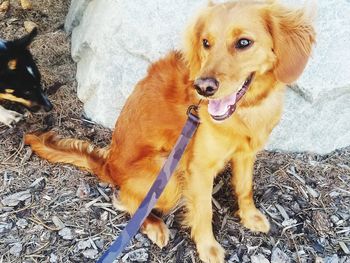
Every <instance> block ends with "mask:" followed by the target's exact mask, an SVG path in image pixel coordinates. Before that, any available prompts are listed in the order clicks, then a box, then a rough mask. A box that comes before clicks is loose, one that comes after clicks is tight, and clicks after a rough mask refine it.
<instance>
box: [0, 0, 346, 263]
mask: <svg viewBox="0 0 350 263" xmlns="http://www.w3.org/2000/svg"><path fill="white" fill-rule="evenodd" d="M33 3H34V9H33V10H32V11H23V10H21V9H20V8H19V6H18V1H15V0H12V8H11V10H10V11H9V12H8V13H6V14H0V37H1V38H4V39H12V38H14V37H18V36H22V35H23V34H24V32H25V31H24V28H23V22H24V21H33V22H35V23H37V25H38V26H39V30H40V35H39V36H38V37H37V39H36V40H35V42H34V43H33V45H32V48H31V50H32V52H33V54H34V56H35V58H36V60H37V62H38V65H39V68H40V70H41V72H42V75H43V84H44V86H45V87H46V88H47V90H48V94H49V97H50V99H51V101H52V102H53V104H54V105H55V109H54V110H53V111H52V112H50V113H37V114H35V115H29V116H28V117H27V118H26V119H25V120H24V121H22V122H21V123H19V124H18V125H17V126H16V127H14V128H8V127H6V126H1V125H0V263H5V262H6V263H7V262H95V261H96V259H97V258H98V256H99V255H100V254H101V253H102V251H104V250H105V249H106V248H107V247H108V245H109V244H110V242H111V241H112V240H113V239H114V238H115V237H116V236H117V234H118V232H119V231H120V230H121V229H122V228H123V227H124V225H125V223H126V222H127V220H128V217H127V216H126V215H125V214H124V213H121V212H118V211H115V210H114V209H113V207H112V206H111V203H110V196H111V194H112V193H111V189H110V188H109V187H108V186H106V185H103V184H99V183H98V181H97V180H96V179H95V178H94V176H92V175H90V174H87V173H85V172H81V171H78V170H77V169H75V168H73V167H71V166H64V165H51V164H49V163H47V162H46V161H43V160H40V159H39V158H38V157H36V156H35V155H33V154H32V152H31V150H30V149H29V148H28V147H25V146H24V145H23V140H22V139H23V134H24V133H26V132H29V131H34V130H38V129H40V130H49V129H54V130H56V131H59V133H60V134H62V135H64V136H71V137H76V138H81V139H87V140H90V141H93V142H94V143H95V144H96V145H98V146H105V145H107V144H108V143H109V140H110V137H111V131H110V130H108V129H104V128H103V127H101V126H99V125H96V124H94V123H91V122H89V121H88V120H86V119H85V118H84V114H83V109H82V104H81V103H80V102H79V101H78V99H77V98H76V82H75V78H74V77H75V70H76V67H75V64H74V62H73V61H72V60H71V58H70V43H69V42H70V39H69V36H67V35H66V34H65V32H64V31H63V23H64V18H65V15H66V13H67V10H68V6H69V1H68V0H33ZM6 106H7V107H8V108H12V109H16V110H18V111H21V112H24V110H23V109H22V108H21V107H18V106H15V105H11V104H6ZM229 174H230V168H229V167H228V168H227V170H226V171H225V172H224V173H223V174H222V175H221V176H219V177H218V179H217V182H216V186H215V189H214V195H213V204H214V205H213V207H214V210H215V211H214V224H213V225H214V230H215V235H216V237H217V239H218V241H219V242H220V243H221V244H222V245H223V246H224V248H225V249H226V251H227V262H231V263H233V262H263V263H265V262H274V263H277V262H281V263H282V262H329V263H330V262H332V263H336V262H340V263H345V262H347V263H349V262H350V254H349V249H350V187H349V185H350V147H349V148H346V149H342V150H338V151H335V152H333V153H331V154H328V155H325V156H320V155H315V154H308V153H280V152H262V153H261V154H260V155H259V156H258V160H257V162H256V165H255V200H256V202H257V206H258V207H259V209H261V210H262V211H263V212H264V213H265V214H267V215H268V217H269V219H270V222H271V224H272V230H271V232H270V233H269V234H267V235H265V234H254V233H251V232H250V231H248V230H247V229H244V228H243V227H242V226H241V225H240V224H239V219H238V218H237V217H235V216H234V212H235V211H236V210H237V205H236V202H235V199H234V198H233V196H232V193H231V189H230V186H229ZM181 213H182V211H181V209H180V210H178V211H175V212H174V213H172V214H171V215H168V216H166V217H165V219H166V220H165V221H166V223H167V225H168V226H169V228H170V229H171V243H170V244H169V245H168V246H167V247H166V248H164V249H163V250H160V249H158V248H157V247H155V246H154V245H152V244H151V243H150V242H149V241H148V240H147V239H146V238H145V237H144V236H142V235H141V234H138V235H137V237H136V239H135V240H134V241H133V243H132V244H130V246H129V247H128V249H127V250H126V251H125V253H124V255H123V256H122V258H121V259H119V260H118V262H199V260H198V257H197V254H196V250H195V247H194V244H193V242H192V241H191V239H190V237H189V231H188V229H184V228H181V226H180V224H179V221H180V220H179V219H180V218H181Z"/></svg>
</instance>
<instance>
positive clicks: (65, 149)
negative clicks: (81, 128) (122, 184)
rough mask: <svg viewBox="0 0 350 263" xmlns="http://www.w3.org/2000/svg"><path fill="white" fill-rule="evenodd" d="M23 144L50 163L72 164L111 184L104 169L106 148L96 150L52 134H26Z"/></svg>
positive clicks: (87, 143)
mask: <svg viewBox="0 0 350 263" xmlns="http://www.w3.org/2000/svg"><path fill="white" fill-rule="evenodd" d="M24 142H25V144H27V145H30V146H31V148H32V149H33V151H34V152H35V153H36V154H37V155H39V156H40V157H41V158H43V159H46V160H48V161H49V162H51V163H67V164H73V165H75V166H78V167H79V168H82V169H84V170H87V171H89V172H91V173H93V174H95V175H97V176H98V177H99V178H100V179H101V180H102V181H104V182H107V183H111V184H113V180H112V178H111V177H110V176H109V174H108V173H107V172H106V171H105V169H104V167H105V166H104V164H105V163H106V160H107V156H108V153H109V150H108V148H100V149H96V148H95V147H94V146H93V145H92V144H91V143H89V142H87V141H82V140H76V139H60V138H58V136H57V135H56V134H55V133H54V132H47V133H43V134H41V135H36V134H26V135H25V138H24Z"/></svg>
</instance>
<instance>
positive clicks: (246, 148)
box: [25, 0, 315, 263]
mask: <svg viewBox="0 0 350 263" xmlns="http://www.w3.org/2000/svg"><path fill="white" fill-rule="evenodd" d="M310 20H311V18H309V17H308V16H307V15H306V14H305V11H304V10H303V9H290V8H287V7H284V6H282V5H280V4H278V3H276V2H275V1H274V2H271V1H269V2H267V1H266V2H264V1H250V0H246V1H243V0H242V1H232V2H227V3H224V4H209V6H207V7H206V8H205V9H203V10H202V11H201V12H200V14H199V15H198V16H197V17H196V18H195V19H194V20H193V23H192V24H191V25H190V26H189V27H188V28H187V32H186V35H185V45H184V48H183V50H181V51H173V52H170V54H168V55H167V56H166V57H165V58H163V59H161V60H159V61H158V62H155V63H154V64H153V65H151V66H150V68H149V70H148V75H147V76H146V77H145V78H144V79H143V80H141V81H140V82H139V83H138V84H137V86H136V87H135V89H134V91H133V93H132V94H131V95H130V97H129V98H128V100H127V102H126V104H125V106H124V108H123V110H122V112H121V114H120V117H119V119H118V121H117V123H116V126H115V130H114V133H113V138H112V143H111V145H110V147H108V148H106V149H96V148H94V147H93V146H92V145H91V144H90V143H88V142H85V141H80V140H76V139H59V138H58V137H57V136H56V135H55V134H54V133H52V132H49V133H45V134H42V135H35V134H31V135H27V136H26V138H25V142H26V144H29V145H31V147H32V148H33V150H34V151H35V152H36V153H37V154H38V155H39V156H41V157H43V158H45V159H47V160H49V161H50V162H53V163H57V162H59V163H69V164H73V165H76V166H79V167H81V168H83V169H86V170H88V171H90V172H91V173H94V174H96V175H97V176H98V177H99V178H100V179H101V180H102V181H105V182H108V183H110V184H112V185H115V186H117V187H119V189H120V191H119V195H118V206H119V208H122V209H124V210H125V211H127V212H129V213H130V214H131V215H132V214H133V213H134V212H135V211H136V209H137V208H138V206H139V205H140V203H141V201H142V200H143V198H144V197H145V195H146V193H147V192H148V190H149V188H150V186H151V185H152V183H153V181H154V180H155V178H156V176H157V174H158V172H159V171H160V168H161V166H162V164H163V163H164V160H165V159H166V158H167V156H168V154H169V152H170V151H171V149H172V147H173V146H174V144H175V141H176V139H177V137H178V136H179V134H180V131H181V129H182V127H183V125H184V123H185V121H186V110H187V108H188V106H190V105H191V104H196V103H198V101H199V99H202V100H203V102H202V104H201V106H200V109H199V112H198V114H199V117H200V119H201V124H200V126H199V128H198V130H197V132H196V134H195V136H194V138H193V140H192V141H191V143H190V145H189V146H188V148H187V150H186V152H185V154H184V156H183V157H182V159H181V162H180V164H179V167H178V168H177V170H176V172H175V174H174V175H173V177H172V178H171V180H170V182H169V184H168V185H167V187H166V189H165V191H164V193H163V194H162V195H161V197H160V200H159V201H158V203H157V205H156V207H155V209H156V210H158V211H159V212H162V213H168V212H169V211H171V209H173V208H174V207H176V206H177V205H178V204H179V202H180V200H184V201H185V202H184V203H185V206H186V210H187V213H186V218H185V220H184V223H185V224H186V225H187V226H189V227H190V228H191V235H192V238H193V240H194V242H195V244H196V246H197V250H198V254H199V257H200V259H201V260H202V261H203V262H210V263H213V262H219V263H221V262H224V254H225V253H224V249H223V248H222V247H221V246H220V244H219V243H218V242H217V241H216V239H215V237H214V234H213V230H212V190H213V181H214V178H215V177H216V176H217V174H218V173H219V172H220V171H221V170H222V169H223V168H224V167H225V165H226V164H228V163H231V164H232V168H233V176H232V187H233V190H234V192H235V194H236V198H237V200H238V204H239V210H238V212H237V215H238V216H239V217H240V219H241V222H242V224H243V225H244V226H245V227H246V228H248V229H250V230H252V231H255V232H264V233H267V232H268V231H269V229H270V225H269V221H268V220H267V218H266V217H265V215H263V214H262V213H261V212H260V211H259V210H258V209H257V208H256V207H255V204H254V199H253V165H254V160H255V156H256V154H257V152H258V151H259V150H261V149H262V148H263V147H264V145H265V143H266V141H267V140H268V137H269V135H270V133H271V131H272V129H273V128H274V127H275V125H276V124H277V123H278V122H279V120H280V117H281V114H282V109H283V100H284V93H285V86H286V84H288V83H292V82H294V81H295V80H296V79H297V78H298V77H299V76H300V75H301V73H302V71H303V70H304V68H305V65H306V64H307V61H308V58H309V56H310V53H311V50H312V46H313V44H314V42H315V33H314V29H313V27H312V24H311V21H310ZM244 92H246V94H245V95H244V97H243V98H242V99H241V100H240V101H239V102H237V94H238V93H244ZM235 108H237V109H236V111H235ZM234 111H235V113H234V114H233V112H234ZM141 231H142V232H143V233H144V234H146V235H147V236H148V237H149V238H150V239H151V240H152V241H153V242H155V243H156V244H157V245H158V246H159V247H164V246H165V245H166V244H167V243H168V241H169V231H168V228H167V226H166V225H165V224H164V222H163V221H162V219H161V218H159V217H157V216H156V215H155V214H151V215H150V216H149V217H148V218H147V220H146V221H145V223H144V224H143V226H142V229H141Z"/></svg>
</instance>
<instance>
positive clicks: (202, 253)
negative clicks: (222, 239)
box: [197, 239, 225, 263]
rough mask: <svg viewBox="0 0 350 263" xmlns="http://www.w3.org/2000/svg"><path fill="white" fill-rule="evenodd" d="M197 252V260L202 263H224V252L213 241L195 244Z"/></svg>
mask: <svg viewBox="0 0 350 263" xmlns="http://www.w3.org/2000/svg"><path fill="white" fill-rule="evenodd" d="M197 251H198V254H199V258H200V259H201V260H202V261H203V262H204V263H224V262H225V250H224V249H223V248H222V246H221V245H220V244H219V243H218V242H217V241H216V240H215V239H214V240H211V241H208V240H207V241H202V242H197Z"/></svg>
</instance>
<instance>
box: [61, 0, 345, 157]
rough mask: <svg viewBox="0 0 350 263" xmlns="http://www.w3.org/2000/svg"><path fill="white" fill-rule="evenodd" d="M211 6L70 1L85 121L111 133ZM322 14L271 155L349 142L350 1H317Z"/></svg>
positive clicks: (166, 0)
mask: <svg viewBox="0 0 350 263" xmlns="http://www.w3.org/2000/svg"><path fill="white" fill-rule="evenodd" d="M206 2H207V1H206V0H181V1H180V0H176V1H173V0H154V1H141V0H135V1H126V0H121V1H115V0H73V1H72V3H71V10H70V12H69V14H68V16H67V20H66V30H67V31H71V30H72V32H73V33H72V56H73V59H74V60H75V61H76V62H77V63H78V70H77V81H78V96H79V98H80V100H82V101H83V102H84V104H85V111H86V113H87V115H88V116H89V117H90V118H92V119H93V120H95V121H97V122H98V123H101V124H103V125H105V126H107V127H110V128H113V127H114V123H115V120H116V118H117V116H118V114H119V112H120V110H121V108H122V107H123V104H124V102H125V99H126V98H127V96H128V95H129V94H130V92H131V91H132V89H133V86H134V85H135V83H136V82H137V81H138V80H140V79H142V78H143V77H144V76H145V73H146V69H147V66H148V65H149V64H150V63H151V62H152V61H155V60H156V59H158V58H160V57H161V56H163V55H164V54H166V53H167V51H168V50H170V49H173V48H179V47H181V36H182V32H183V29H184V28H185V25H186V22H187V21H188V19H189V18H190V17H191V16H192V15H193V14H195V12H196V10H198V9H199V8H200V7H201V6H204V5H205V4H206ZM284 2H288V3H289V4H291V3H294V4H296V5H298V6H301V5H302V2H303V1H301V0H298V1H292V0H284ZM308 2H312V1H308ZM309 9H310V10H311V9H314V8H313V7H312V6H311V8H309ZM318 9H319V11H318V15H317V19H316V23H315V24H316V29H317V32H318V38H317V39H318V44H317V47H316V49H315V50H314V55H313V58H312V59H311V61H310V63H309V65H308V67H307V69H306V71H305V73H304V75H303V76H302V78H301V79H300V80H299V81H298V86H297V87H295V88H294V89H293V90H289V91H288V93H287V99H286V108H285V114H284V116H283V119H282V121H281V123H280V125H279V126H278V127H277V128H276V129H275V130H274V132H273V134H272V137H271V140H270V144H269V145H268V147H267V148H268V149H281V150H287V151H313V152H318V153H327V152H330V151H332V150H334V149H337V148H341V147H345V146H348V145H349V144H350V121H349V120H350V52H348V50H349V49H348V45H347V43H349V42H350V20H349V19H348V14H349V12H350V2H349V1H345V0H342V1H339V0H319V1H318Z"/></svg>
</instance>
